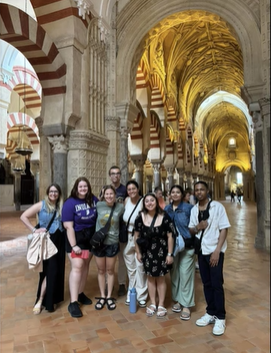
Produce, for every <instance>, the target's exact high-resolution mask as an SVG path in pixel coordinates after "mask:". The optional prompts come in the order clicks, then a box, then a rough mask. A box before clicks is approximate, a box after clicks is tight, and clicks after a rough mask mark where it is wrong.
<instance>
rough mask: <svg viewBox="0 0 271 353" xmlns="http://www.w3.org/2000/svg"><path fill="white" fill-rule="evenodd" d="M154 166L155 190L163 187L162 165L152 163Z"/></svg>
mask: <svg viewBox="0 0 271 353" xmlns="http://www.w3.org/2000/svg"><path fill="white" fill-rule="evenodd" d="M152 165H153V179H154V188H156V187H157V186H161V177H160V163H152Z"/></svg>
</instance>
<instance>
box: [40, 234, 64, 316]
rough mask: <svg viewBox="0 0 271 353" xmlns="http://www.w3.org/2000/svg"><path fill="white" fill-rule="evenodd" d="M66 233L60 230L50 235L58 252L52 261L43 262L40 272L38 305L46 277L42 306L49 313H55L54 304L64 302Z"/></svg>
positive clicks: (51, 258)
mask: <svg viewBox="0 0 271 353" xmlns="http://www.w3.org/2000/svg"><path fill="white" fill-rule="evenodd" d="M65 233H66V231H65V230H63V231H60V230H59V229H58V230H57V231H56V232H55V233H54V234H50V238H51V240H52V242H53V243H54V244H55V246H56V247H57V250H58V252H57V253H56V254H55V255H54V256H52V257H50V259H48V260H43V271H42V272H40V279H39V285H38V291H37V299H36V303H37V301H38V300H39V297H40V293H41V285H42V282H43V280H44V278H45V277H46V293H45V296H44V298H43V301H42V305H43V306H44V307H45V309H46V310H48V311H54V304H58V303H60V302H62V301H63V300H64V277H65V256H66V253H65Z"/></svg>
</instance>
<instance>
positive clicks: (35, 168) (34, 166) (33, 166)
mask: <svg viewBox="0 0 271 353" xmlns="http://www.w3.org/2000/svg"><path fill="white" fill-rule="evenodd" d="M30 170H31V173H32V174H33V175H34V180H35V186H34V188H35V189H34V193H35V196H34V202H38V201H39V188H40V169H39V161H38V160H35V161H32V160H31V161H30Z"/></svg>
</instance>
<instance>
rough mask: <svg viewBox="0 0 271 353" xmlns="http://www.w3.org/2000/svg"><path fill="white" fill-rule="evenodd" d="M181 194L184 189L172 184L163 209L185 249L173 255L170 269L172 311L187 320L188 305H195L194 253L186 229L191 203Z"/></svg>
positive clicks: (188, 315)
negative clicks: (167, 200) (166, 203)
mask: <svg viewBox="0 0 271 353" xmlns="http://www.w3.org/2000/svg"><path fill="white" fill-rule="evenodd" d="M183 194H184V191H183V188H182V187H181V186H180V185H173V186H172V187H171V189H170V199H171V203H170V204H169V205H167V206H166V207H165V211H166V212H167V213H168V215H169V216H170V218H171V219H172V221H173V223H174V225H175V228H176V230H177V231H178V233H180V234H181V235H182V236H183V238H184V241H185V249H184V250H183V251H182V252H179V253H178V254H177V255H176V256H175V258H174V265H173V268H172V270H171V293H172V299H173V301H174V304H173V306H172V311H173V312H176V313H181V316H180V319H182V320H189V319H190V307H192V306H194V305H195V300H194V281H195V255H194V245H193V241H192V238H191V234H190V232H189V229H188V224H189V220H190V213H191V209H192V208H193V205H190V204H189V203H186V202H183Z"/></svg>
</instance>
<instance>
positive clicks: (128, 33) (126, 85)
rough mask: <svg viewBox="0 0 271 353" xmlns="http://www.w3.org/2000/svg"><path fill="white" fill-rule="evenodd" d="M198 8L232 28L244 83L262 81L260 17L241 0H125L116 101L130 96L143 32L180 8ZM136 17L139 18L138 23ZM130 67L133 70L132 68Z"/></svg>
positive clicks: (122, 15) (122, 13)
mask: <svg viewBox="0 0 271 353" xmlns="http://www.w3.org/2000/svg"><path fill="white" fill-rule="evenodd" d="M199 9H201V10H206V11H208V12H211V13H215V14H217V15H219V16H220V17H221V18H223V19H224V20H225V21H227V22H228V23H229V24H230V25H231V26H232V27H233V28H234V30H235V32H236V35H237V37H238V38H237V39H238V41H239V43H240V46H241V48H242V52H243V59H244V81H245V85H246V86H252V85H255V84H259V85H261V84H262V83H263V78H262V69H261V37H260V30H259V23H258V22H259V21H258V20H257V19H256V18H255V14H254V12H253V11H252V9H251V8H249V7H248V6H246V4H244V2H243V1H241V0H229V1H227V2H225V1H223V0H209V1H204V2H201V3H200V4H199V2H198V1H197V0H191V1H189V3H188V2H187V1H185V0H181V1H180V0H169V1H167V2H165V1H163V0H156V1H155V2H154V1H148V2H146V1H145V0H140V1H138V2H137V4H136V6H135V5H134V4H133V2H130V3H128V4H127V5H126V6H125V8H124V9H123V10H122V11H121V12H120V14H119V18H118V30H119V31H118V38H117V40H118V45H119V52H118V57H117V82H118V90H117V92H118V96H117V100H118V101H119V102H121V101H130V100H132V99H133V92H132V90H131V87H132V83H133V82H132V78H133V77H135V76H136V68H137V64H138V62H139V60H140V55H142V51H143V47H144V37H145V36H146V33H148V31H149V30H150V29H151V28H152V27H153V26H155V25H156V24H157V23H158V22H159V21H161V20H162V19H163V18H165V17H167V16H170V15H172V14H174V13H177V12H180V11H185V10H199ZM132 15H133V16H132ZM138 18H141V19H142V21H141V23H142V26H140V27H139V26H138ZM135 62H137V64H136V63H135ZM120 63H121V64H120ZM131 68H132V71H135V72H131ZM133 89H135V87H134V88H133ZM130 95H131V96H130Z"/></svg>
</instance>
